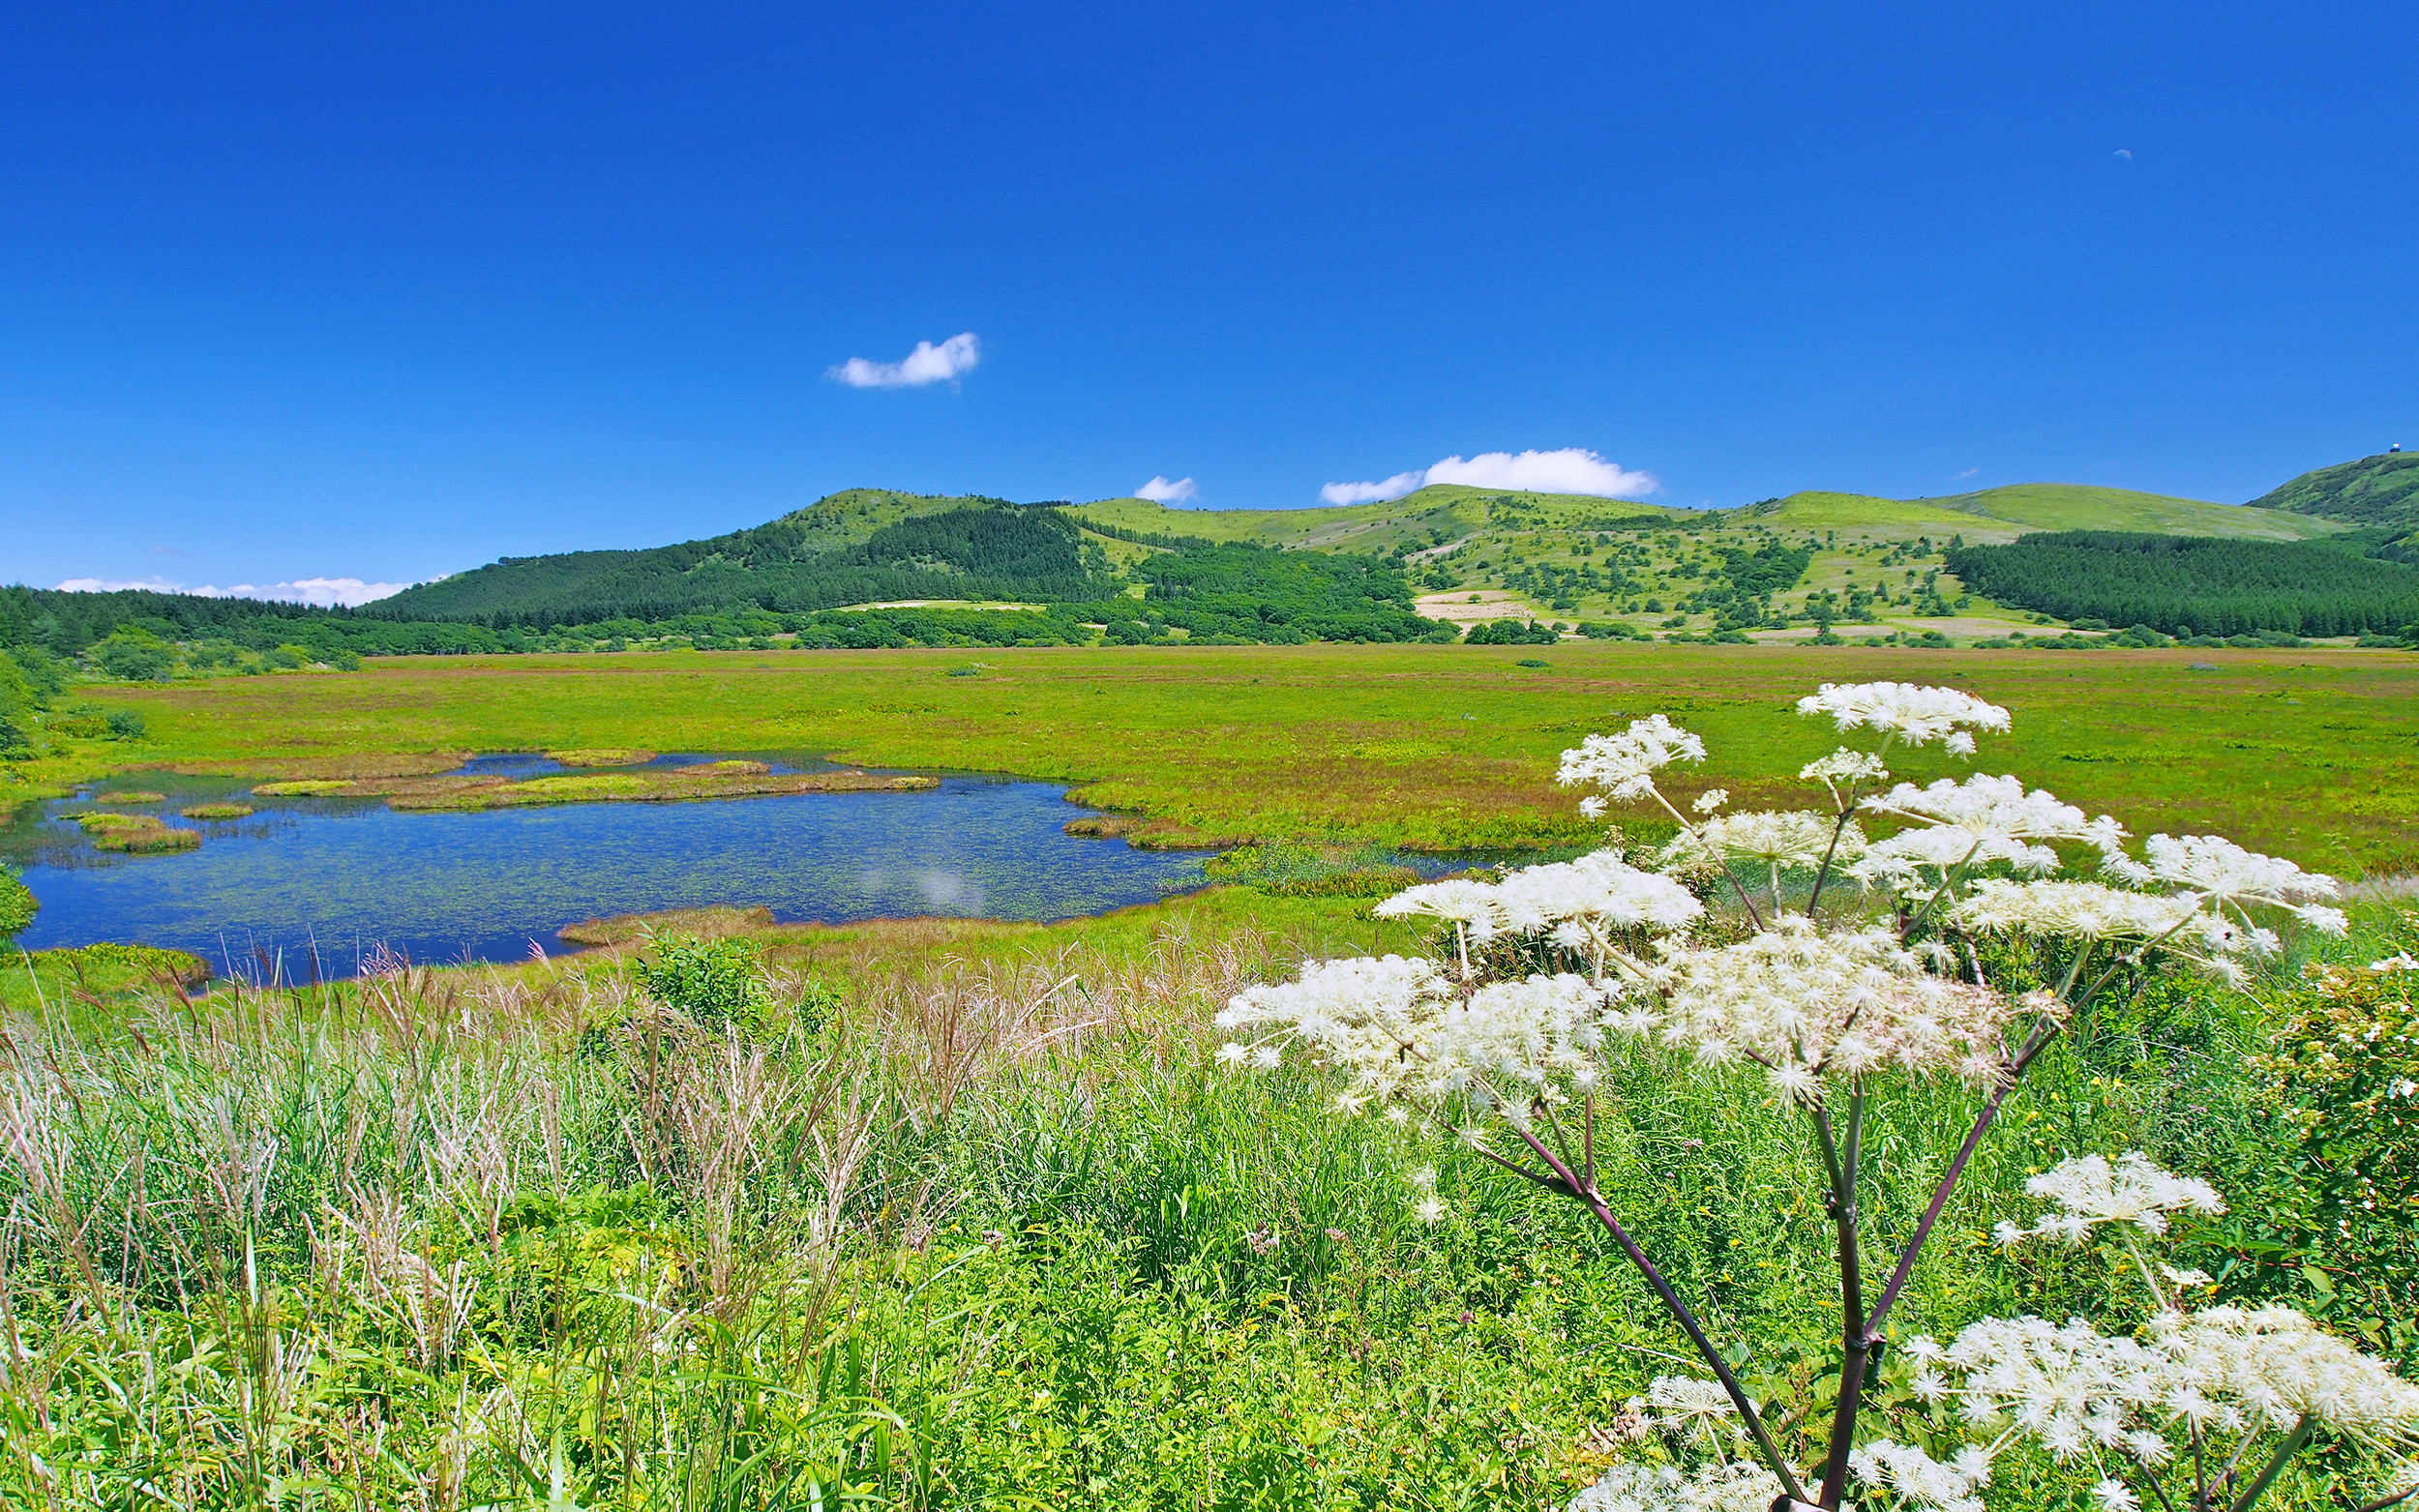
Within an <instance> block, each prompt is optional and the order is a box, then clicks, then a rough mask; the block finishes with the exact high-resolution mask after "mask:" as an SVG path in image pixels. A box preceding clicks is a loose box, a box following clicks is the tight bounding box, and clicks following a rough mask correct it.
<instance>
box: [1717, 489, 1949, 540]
mask: <svg viewBox="0 0 2419 1512" xmlns="http://www.w3.org/2000/svg"><path fill="white" fill-rule="evenodd" d="M1728 518H1729V519H1733V520H1736V521H1739V522H1741V523H1753V524H1758V525H1764V526H1768V527H1771V528H1774V529H1788V528H1792V527H1795V528H1799V529H1807V530H1871V531H1903V532H1905V533H1906V534H1908V535H1913V534H1916V533H1917V532H1919V531H1929V532H1932V533H1934V534H1939V533H1941V532H1956V531H1964V532H1967V533H1969V534H1970V533H1971V532H1972V531H1973V530H1974V528H1975V526H1974V521H1973V519H1971V518H1970V517H1968V516H1966V515H1962V514H1960V513H1959V512H1957V511H1956V510H1951V509H1945V508H1942V507H1940V506H1939V505H1938V504H1937V503H1935V502H1932V501H1928V500H1924V499H1884V498H1876V497H1874V496H1873V495H1871V494H1869V493H1827V492H1822V491H1820V490H1808V491H1807V492H1804V493H1792V494H1790V495H1789V496H1788V497H1786V498H1779V499H1766V500H1765V501H1764V502H1763V503H1761V504H1749V505H1748V506H1747V507H1746V508H1745V509H1736V510H1732V511H1730V513H1729V516H1728Z"/></svg>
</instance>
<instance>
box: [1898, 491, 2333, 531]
mask: <svg viewBox="0 0 2419 1512" xmlns="http://www.w3.org/2000/svg"><path fill="white" fill-rule="evenodd" d="M1917 502H1919V503H1923V504H1930V505H1934V506H1936V507H1938V508H1942V509H1954V510H1957V511H1960V512H1962V513H1965V514H1969V515H1980V516H1983V517H1984V518H1986V519H2004V520H2006V521H2007V522H2008V523H2010V524H2013V525H2021V526H2023V527H2025V528H2026V529H2030V530H2134V531H2144V532H2148V533H2150V534H2154V535H2168V536H2224V537H2229V538H2236V539H2242V540H2255V541H2300V540H2306V539H2308V538H2310V537H2312V536H2320V535H2326V534H2329V533H2330V532H2332V531H2333V530H2334V529H2335V528H2336V527H2335V526H2334V525H2332V524H2330V523H2329V522H2327V521H2325V520H2322V519H2280V518H2278V517H2275V516H2262V515H2252V514H2247V513H2245V511H2244V508H2243V506H2242V505H2239V504H2213V503H2210V502H2209V501H2207V500H2205V499H2180V498H2176V497H2173V496H2172V495H2169V494H2165V493H2136V492H2135V491H2134V490H2132V489H2102V488H2094V487H2091V486H2090V485H2087V484H2076V483H2017V484H2011V485H2009V486H2008V487H2006V488H2003V489H1983V490H1982V491H1981V492H1979V493H1960V494H1957V495H1956V496H1954V497H1951V498H1940V499H1921V500H1918V501H1917Z"/></svg>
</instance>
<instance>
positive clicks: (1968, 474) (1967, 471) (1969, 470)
mask: <svg viewBox="0 0 2419 1512" xmlns="http://www.w3.org/2000/svg"><path fill="white" fill-rule="evenodd" d="M1981 471H1982V469H1981V468H1980V467H1968V468H1967V469H1965V471H1963V472H1961V473H1958V474H1957V476H1958V477H1959V478H1971V477H1973V476H1974V475H1975V474H1976V473H1978V472H1981Z"/></svg>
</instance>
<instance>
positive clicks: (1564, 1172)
mask: <svg viewBox="0 0 2419 1512" xmlns="http://www.w3.org/2000/svg"><path fill="white" fill-rule="evenodd" d="M1587 1117H1588V1143H1589V1146H1590V1148H1593V1147H1594V1145H1595V1140H1596V1108H1595V1105H1594V1103H1593V1102H1591V1103H1590V1104H1589V1107H1588V1114H1587ZM1512 1132H1514V1133H1515V1134H1517V1135H1519V1136H1520V1141H1521V1142H1522V1143H1524V1144H1526V1145H1528V1146H1529V1148H1530V1150H1531V1151H1532V1152H1534V1153H1535V1154H1536V1156H1537V1158H1538V1159H1539V1160H1541V1161H1543V1162H1544V1163H1545V1167H1546V1169H1547V1170H1549V1171H1552V1172H1553V1173H1554V1174H1553V1176H1552V1178H1551V1179H1548V1178H1547V1177H1544V1176H1540V1175H1538V1173H1537V1172H1536V1171H1531V1170H1529V1169H1528V1168H1527V1167H1525V1166H1522V1165H1519V1164H1518V1163H1516V1162H1513V1161H1508V1160H1506V1159H1505V1158H1504V1157H1503V1156H1501V1155H1498V1154H1496V1153H1495V1152H1494V1151H1492V1150H1489V1149H1487V1148H1486V1147H1485V1146H1484V1145H1478V1146H1475V1147H1476V1148H1477V1149H1478V1153H1480V1154H1481V1155H1484V1156H1486V1157H1487V1158H1488V1159H1490V1160H1492V1161H1494V1162H1495V1163H1496V1164H1497V1165H1499V1166H1502V1167H1504V1168H1506V1169H1507V1170H1508V1171H1513V1172H1515V1173H1517V1174H1519V1175H1522V1176H1526V1177H1527V1178H1528V1179H1530V1180H1531V1181H1535V1182H1537V1183H1538V1185H1540V1186H1542V1187H1545V1188H1546V1189H1547V1190H1549V1191H1555V1192H1560V1193H1562V1194H1564V1195H1565V1196H1567V1197H1569V1198H1572V1199H1574V1200H1576V1201H1578V1202H1579V1203H1580V1205H1582V1206H1584V1207H1585V1208H1587V1210H1588V1211H1589V1212H1591V1213H1593V1214H1595V1215H1596V1221H1597V1222H1598V1223H1599V1224H1602V1225H1603V1226H1604V1231H1605V1232H1607V1233H1609V1234H1611V1235H1612V1236H1613V1242H1614V1243H1615V1244H1617V1245H1619V1246H1620V1247H1621V1253H1622V1254H1623V1255H1625V1256H1628V1260H1629V1263H1630V1264H1631V1265H1633V1266H1635V1267H1636V1268H1637V1272H1638V1274H1639V1275H1641V1276H1643V1277H1645V1278H1646V1284H1647V1285H1648V1286H1649V1287H1652V1288H1653V1289H1654V1290H1655V1294H1656V1295H1657V1297H1659V1298H1661V1299H1662V1303H1663V1307H1664V1310H1665V1311H1667V1312H1669V1313H1670V1314H1671V1316H1672V1318H1673V1319H1674V1320H1675V1321H1677V1322H1678V1323H1679V1324H1680V1328H1681V1331H1682V1332H1684V1333H1686V1334H1687V1336H1688V1342H1689V1343H1690V1344H1692V1345H1694V1346H1696V1351H1697V1353H1698V1354H1699V1355H1701V1356H1703V1357H1704V1360H1705V1363H1706V1365H1707V1366H1709V1367H1710V1368H1711V1369H1712V1370H1713V1372H1714V1379H1716V1380H1718V1381H1720V1382H1721V1387H1722V1390H1723V1391H1725V1392H1726V1393H1728V1394H1729V1397H1730V1405H1731V1406H1733V1407H1735V1408H1738V1409H1739V1416H1740V1419H1741V1420H1742V1421H1744V1422H1745V1423H1746V1424H1747V1432H1748V1433H1750V1434H1752V1435H1753V1436H1754V1438H1755V1447H1756V1450H1757V1452H1758V1453H1759V1454H1760V1455H1761V1456H1762V1457H1763V1460H1764V1464H1765V1465H1766V1467H1768V1468H1770V1469H1771V1470H1772V1472H1773V1473H1774V1474H1775V1475H1777V1476H1778V1477H1780V1483H1781V1484H1782V1485H1783V1486H1785V1487H1787V1488H1788V1491H1789V1496H1790V1497H1791V1498H1792V1499H1793V1500H1798V1501H1803V1500H1805V1499H1806V1487H1805V1485H1804V1484H1803V1483H1802V1482H1800V1481H1799V1479H1798V1477H1797V1472H1796V1471H1795V1470H1793V1469H1792V1468H1790V1465H1789V1462H1788V1460H1787V1459H1786V1458H1784V1457H1783V1456H1782V1455H1781V1452H1780V1448H1779V1446H1778V1445H1777V1444H1776V1443H1774V1442H1773V1437H1772V1434H1771V1432H1770V1431H1769V1430H1767V1429H1766V1428H1765V1426H1764V1418H1763V1414H1762V1413H1760V1412H1758V1411H1757V1410H1756V1409H1755V1403H1754V1402H1753V1401H1751V1400H1750V1399H1749V1398H1748V1396H1747V1388H1746V1387H1745V1386H1742V1385H1741V1384H1739V1378H1738V1376H1737V1375H1736V1374H1735V1373H1733V1372H1732V1370H1731V1369H1730V1366H1729V1364H1728V1362H1726V1361H1725V1360H1723V1358H1722V1357H1721V1354H1720V1351H1718V1350H1717V1349H1715V1348H1714V1343H1713V1341H1712V1340H1711V1339H1708V1338H1707V1337H1706V1336H1705V1327H1704V1325H1703V1324H1702V1323H1699V1322H1698V1321H1697V1318H1696V1314H1694V1313H1692V1312H1690V1311H1689V1310H1688V1304H1687V1303H1686V1302H1683V1301H1682V1300H1680V1293H1679V1292H1677V1291H1675V1290H1672V1285H1671V1283H1670V1282H1669V1281H1668V1280H1666V1279H1664V1276H1663V1273H1662V1272H1661V1271H1660V1270H1658V1269H1657V1268H1656V1266H1655V1262H1654V1261H1653V1260H1649V1259H1647V1258H1646V1251H1644V1250H1642V1249H1640V1248H1638V1241H1637V1240H1635V1239H1633V1238H1631V1237H1630V1236H1629V1230H1627V1229H1624V1228H1623V1227H1622V1226H1621V1220H1620V1219H1618V1218H1615V1217H1614V1216H1613V1210H1612V1209H1611V1208H1610V1207H1607V1206H1606V1205H1605V1204H1604V1198H1603V1195H1602V1194H1601V1193H1599V1192H1598V1190H1597V1188H1596V1183H1595V1181H1594V1180H1593V1179H1589V1178H1585V1177H1582V1176H1581V1175H1580V1174H1579V1173H1578V1172H1577V1171H1573V1170H1571V1168H1570V1163H1569V1162H1568V1161H1566V1160H1564V1159H1563V1158H1562V1157H1561V1156H1560V1155H1558V1154H1556V1153H1555V1151H1554V1150H1553V1148H1552V1147H1551V1146H1549V1145H1548V1144H1546V1142H1545V1141H1543V1140H1540V1139H1538V1136H1537V1132H1536V1131H1535V1130H1534V1129H1532V1128H1530V1127H1529V1126H1528V1125H1527V1124H1525V1123H1522V1124H1515V1125H1513V1126H1512Z"/></svg>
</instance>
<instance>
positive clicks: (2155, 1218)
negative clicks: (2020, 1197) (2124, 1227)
mask: <svg viewBox="0 0 2419 1512" xmlns="http://www.w3.org/2000/svg"><path fill="white" fill-rule="evenodd" d="M2024 1190H2025V1191H2026V1192H2028V1193H2030V1194H2031V1195H2033V1196H2034V1197H2037V1198H2041V1199H2043V1200H2044V1201H2047V1202H2048V1203H2049V1204H2050V1205H2051V1206H2052V1207H2053V1208H2054V1209H2055V1211H2054V1212H2053V1213H2051V1214H2050V1215H2049V1216H2047V1217H2046V1218H2045V1219H2044V1220H2043V1221H2042V1223H2041V1225H2040V1226H2039V1227H2038V1228H2036V1229H2034V1230H2032V1234H2033V1235H2035V1236H2040V1237H2046V1238H2056V1239H2061V1240H2064V1241H2065V1242H2067V1243H2069V1244H2080V1243H2082V1242H2083V1240H2085V1239H2086V1238H2088V1237H2090V1235H2091V1231H2092V1230H2094V1229H2096V1228H2098V1227H2100V1226H2101V1225H2103V1224H2112V1223H2122V1224H2131V1225H2132V1226H2133V1227H2135V1229H2138V1230H2141V1231H2142V1232H2144V1233H2148V1234H2163V1233H2165V1232H2166V1231H2167V1215H2168V1214H2169V1213H2180V1212H2193V1213H2199V1214H2203V1215H2215V1214H2218V1213H2223V1212H2225V1200H2224V1199H2223V1198H2221V1197H2219V1196H2218V1190H2217V1188H2215V1187H2213V1186H2211V1185H2210V1184H2209V1183H2208V1182H2206V1181H2202V1180H2200V1179H2199V1178H2197V1177H2195V1176H2179V1175H2177V1174H2175V1173H2174V1172H2173V1171H2165V1170H2162V1169H2161V1168H2160V1167H2159V1166H2158V1165H2157V1164H2156V1163H2154V1162H2153V1161H2152V1160H2151V1159H2150V1158H2149V1157H2148V1156H2146V1155H2143V1154H2141V1153H2140V1152H2138V1151H2133V1152H2129V1153H2127V1154H2123V1155H2120V1156H2118V1157H2117V1158H2116V1159H2115V1160H2114V1161H2109V1160H2107V1159H2105V1158H2104V1157H2102V1156H2099V1155H2078V1156H2076V1157H2075V1158H2074V1159H2072V1160H2065V1161H2061V1162H2059V1163H2058V1164H2057V1165H2055V1166H2053V1167H2051V1168H2050V1169H2049V1170H2047V1171H2043V1172H2042V1173H2041V1174H2040V1175H2037V1176H2034V1177H2032V1178H2030V1179H2029V1180H2027V1181H2026V1182H2025V1183H2024ZM2195 1274H2197V1272H2195ZM2203 1279H2206V1278H2203Z"/></svg>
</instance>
